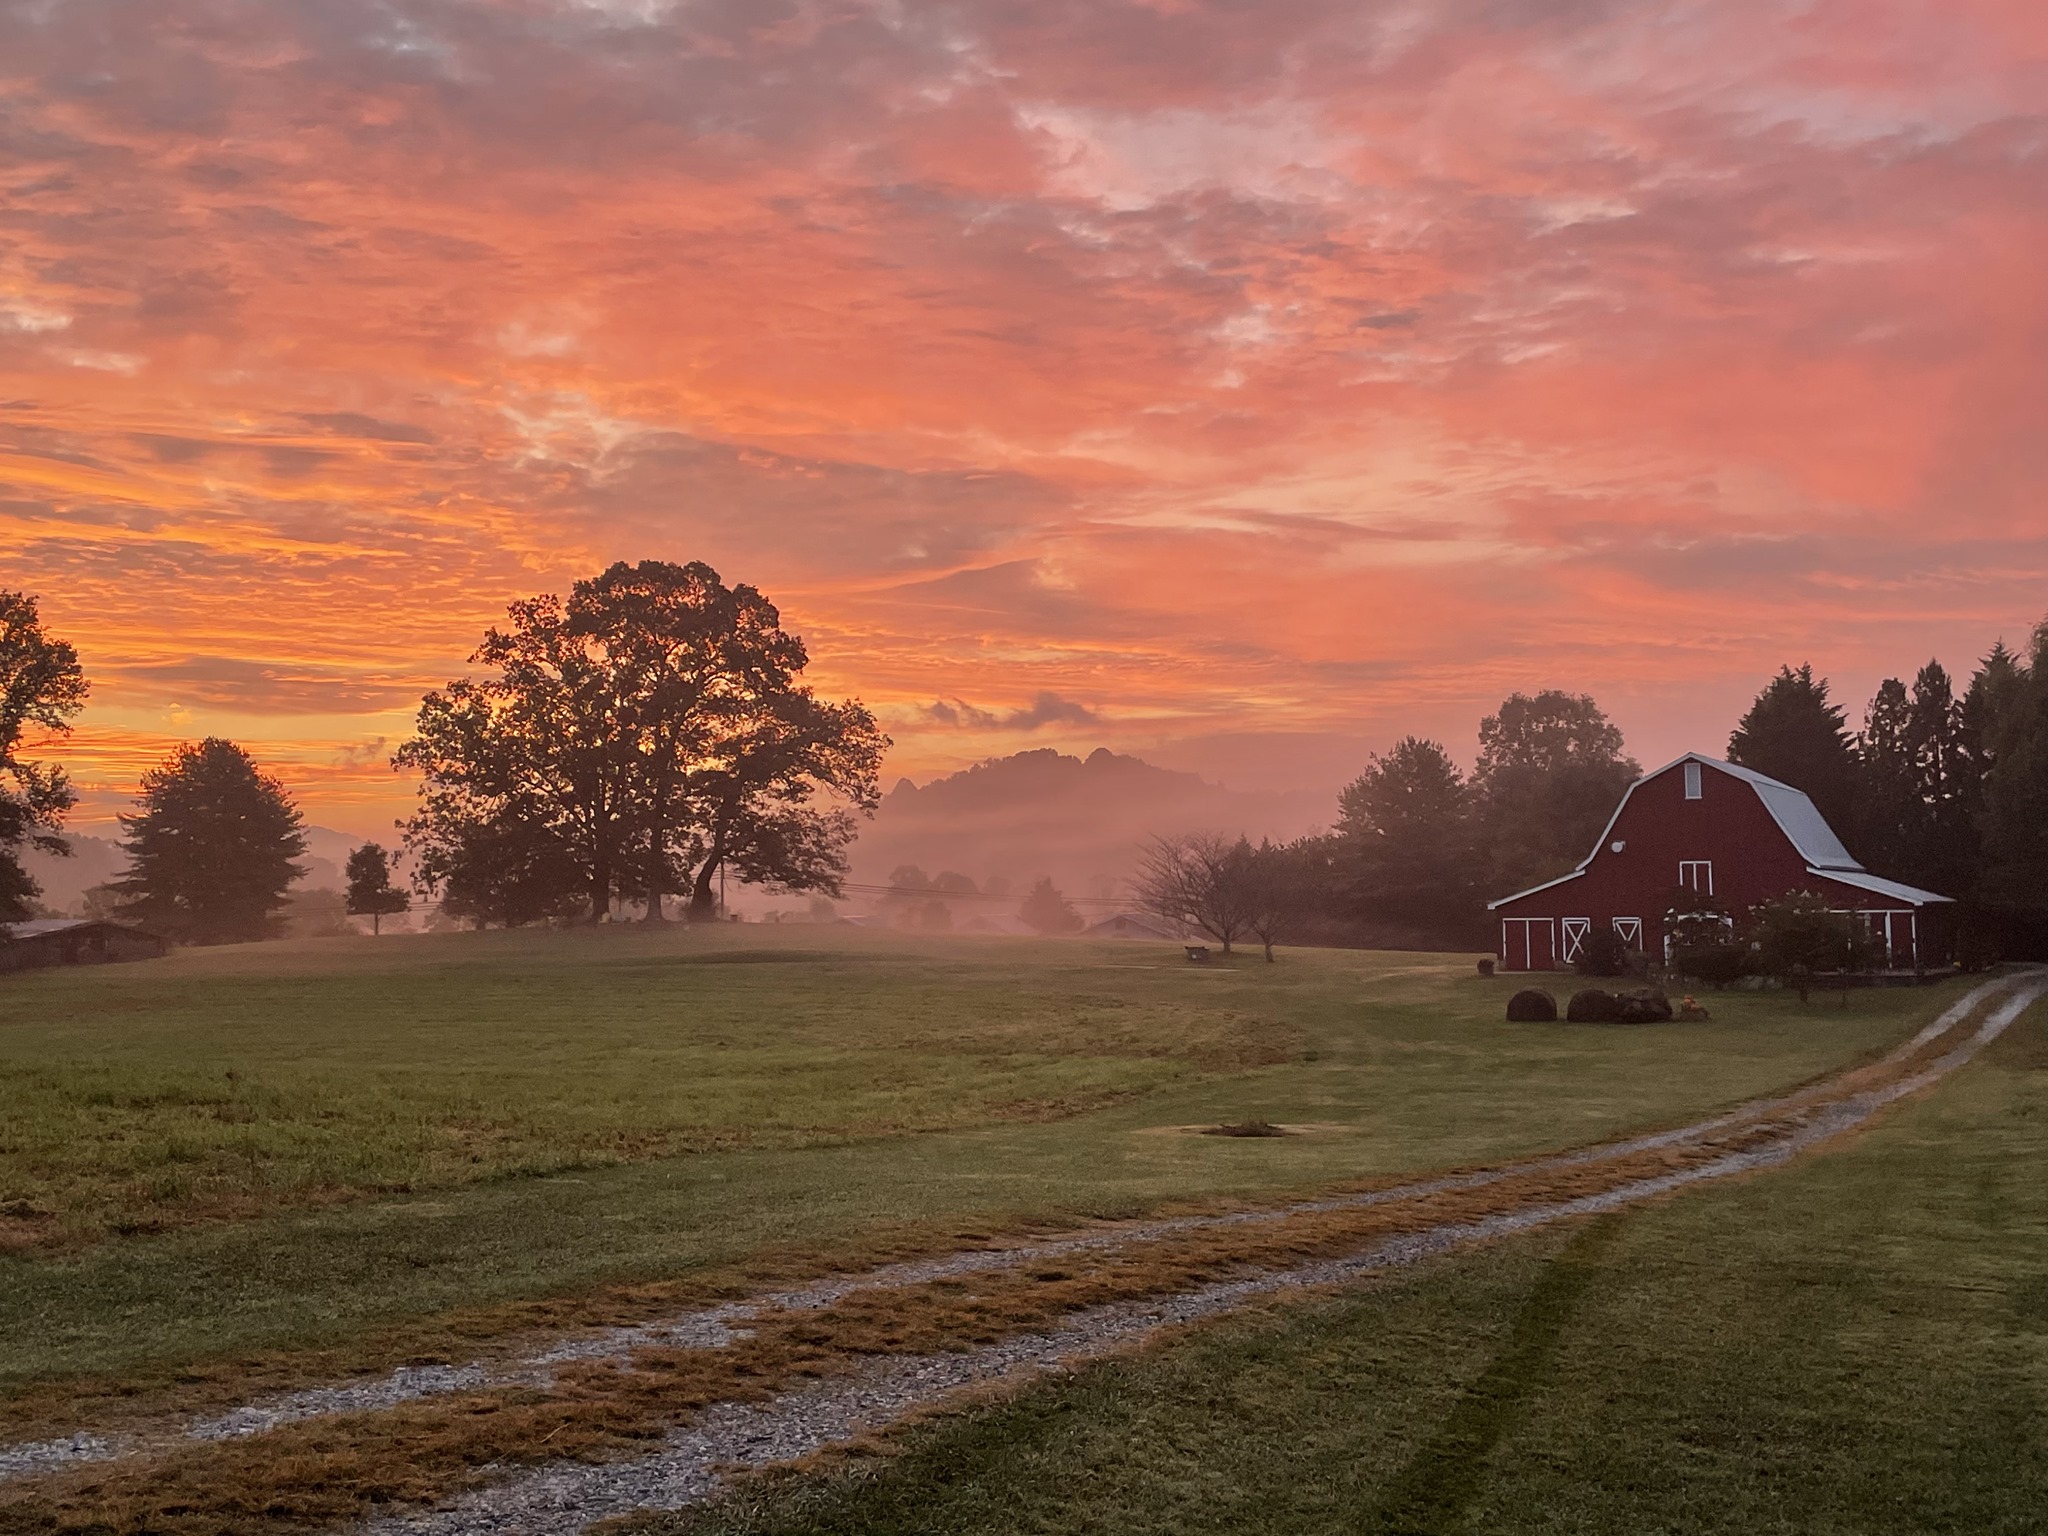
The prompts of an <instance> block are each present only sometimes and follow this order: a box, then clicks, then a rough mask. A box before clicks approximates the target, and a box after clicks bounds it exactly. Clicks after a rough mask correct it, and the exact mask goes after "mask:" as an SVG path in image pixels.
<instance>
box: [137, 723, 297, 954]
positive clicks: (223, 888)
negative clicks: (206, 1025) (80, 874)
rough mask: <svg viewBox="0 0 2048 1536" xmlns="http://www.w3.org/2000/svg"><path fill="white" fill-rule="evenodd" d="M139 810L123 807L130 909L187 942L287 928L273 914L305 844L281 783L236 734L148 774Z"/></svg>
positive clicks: (176, 756)
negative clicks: (133, 811)
mask: <svg viewBox="0 0 2048 1536" xmlns="http://www.w3.org/2000/svg"><path fill="white" fill-rule="evenodd" d="M137 803H138V804H139V805H140V806H141V811H140V813H139V814H137V815H133V816H123V817H122V818H121V825H122V827H123V828H124V830H125V834H126V835H125V837H124V839H123V845H124V846H125V847H126V849H127V852H128V858H129V869H128V873H127V875H126V876H125V877H123V878H122V879H120V880H117V881H115V882H114V889H115V890H116V891H118V892H119V893H120V895H121V897H122V904H121V914H122V916H123V917H125V918H128V919H131V920H133V921H136V922H139V923H142V924H143V925H144V926H146V927H148V928H150V929H152V930H154V931H155V932H157V933H161V934H163V935H165V936H166V937H167V938H173V939H178V940H181V941H183V942H185V943H190V944H233V943H241V942H244V941H247V940H251V939H263V938H270V937H272V936H274V935H275V934H277V933H280V932H282V931H283V928H284V922H283V919H281V918H279V917H278V916H276V913H277V912H278V911H279V909H281V908H282V907H283V906H284V905H285V891H286V889H287V888H288V887H289V886H290V885H291V883H292V881H294V880H296V879H297V878H298V877H299V876H300V875H302V874H304V873H305V870H304V868H303V867H302V866H300V865H298V864H295V863H293V862H292V861H293V860H294V859H296V858H298V856H299V855H300V854H302V853H304V852H305V851H306V835H305V832H304V830H303V828H302V824H301V822H300V820H299V813H298V810H297V808H296V807H294V806H293V804H292V802H291V798H290V797H289V796H288V795H287V794H286V793H285V791H284V786H283V785H281V784H280V783H278V781H277V780H276V779H274V778H272V777H271V776H270V775H268V774H265V773H263V772H261V771H260V770H259V769H258V768H257V767H256V765H255V763H253V762H251V761H250V759H249V754H248V753H246V752H244V751H243V750H242V749H241V748H240V747H238V746H236V745H235V744H234V743H233V742H231V741H223V740H221V739H220V738H219V737H217V736H209V737H208V738H207V739H206V740H204V741H202V742H200V743H198V744H197V745H196V746H195V745H193V744H191V743H187V744H186V745H184V746H182V747H180V748H178V750H177V751H175V752H173V753H172V754H171V756H170V757H169V759H167V760H166V761H165V762H164V764H163V765H162V766H161V767H158V768H152V769H151V770H150V771H149V772H148V773H146V774H144V775H143V776H142V792H141V794H140V795H139V796H137Z"/></svg>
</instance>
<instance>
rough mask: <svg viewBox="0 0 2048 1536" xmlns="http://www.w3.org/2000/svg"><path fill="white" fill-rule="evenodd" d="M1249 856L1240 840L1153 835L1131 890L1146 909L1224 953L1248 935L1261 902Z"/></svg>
mask: <svg viewBox="0 0 2048 1536" xmlns="http://www.w3.org/2000/svg"><path fill="white" fill-rule="evenodd" d="M1254 858H1255V854H1254V850H1253V848H1252V845H1251V843H1250V841H1249V840H1248V839H1246V838H1244V837H1238V838H1235V839H1233V838H1230V837H1226V836H1224V835H1222V834H1221V833H1213V832H1196V833H1190V834H1188V835H1187V836H1184V837H1155V838H1153V839H1152V840H1151V842H1149V843H1147V844H1146V845H1145V848H1144V851H1143V852H1142V853H1141V854H1140V855H1139V859H1138V877H1137V879H1136V880H1135V881H1134V882H1133V886H1134V888H1135V889H1136V891H1137V895H1138V901H1139V903H1140V904H1141V905H1142V906H1143V907H1144V908H1145V910H1146V911H1148V912H1155V913H1157V914H1158V915H1159V916H1161V917H1163V918H1165V919H1167V920H1168V921H1169V922H1174V923H1188V924H1191V925H1193V926H1194V927H1196V928H1199V929H1200V930H1201V931H1202V932H1203V933H1206V934H1207V935H1209V937H1210V938H1212V939H1214V940H1216V942H1217V943H1219V944H1221V945H1222V946H1223V953H1225V954H1226V955H1227V954H1229V953H1230V952H1231V946H1232V945H1234V944H1235V943H1236V942H1237V941H1238V939H1239V938H1241V937H1242V936H1243V935H1244V934H1246V933H1249V932H1251V930H1252V923H1253V919H1254V918H1255V917H1256V916H1257V915H1258V910H1259V907H1260V905H1261V902H1262V897H1263V893H1262V892H1261V891H1260V890H1259V888H1258V882H1257V880H1256V877H1255V872H1254V868H1253V865H1254Z"/></svg>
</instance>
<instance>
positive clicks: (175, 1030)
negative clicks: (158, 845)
mask: <svg viewBox="0 0 2048 1536" xmlns="http://www.w3.org/2000/svg"><path fill="white" fill-rule="evenodd" d="M752 937H753V936H752V935H738V936H735V935H726V934H719V935H717V936H716V938H717V940H718V942H706V941H705V940H704V939H703V937H702V936H693V935H688V934H684V933H681V932H670V933H667V934H643V933H634V932H632V931H629V930H608V931H600V932H596V933H570V934H538V935H527V934H502V933H498V934H478V935H461V936H453V937H448V938H440V939H425V940H421V939H394V940H391V941H389V942H383V943H368V942H363V941H360V940H358V941H349V940H341V941H328V942H325V943H313V944H298V945H292V946H284V945H264V946H246V947H241V948H236V949H221V950H211V951H207V950H191V951H184V952H181V953H179V954H176V955H175V956H173V957H171V958H169V959H168V960H166V961H164V962H161V963H158V964H142V965H132V966H121V967H106V968H96V969H74V970H68V971H50V972H43V973H39V974H34V975H30V976H27V977H22V978H18V979H10V980H11V982H12V984H11V985H10V986H9V987H8V988H7V990H6V991H5V992H4V993H0V998H4V1002H5V1004H6V1008H7V1022H6V1024H5V1025H4V1026H0V1123H4V1124H5V1126H6V1130H5V1131H4V1133H0V1217H11V1219H9V1220H7V1221H6V1224H5V1225H4V1226H0V1241H4V1239H5V1238H6V1237H8V1236H11V1237H12V1238H13V1239H14V1242H15V1243H16V1245H20V1244H21V1243H22V1242H24V1241H29V1240H40V1241H44V1242H48V1241H52V1240H58V1241H62V1240H65V1239H74V1240H75V1239H77V1238H81V1237H91V1236H97V1235H100V1234H102V1233H105V1232H107V1231H113V1232H119V1233H136V1232H153V1231H162V1230H164V1229H166V1228H168V1227H171V1226H175V1225H181V1224H185V1223H189V1222H192V1221H196V1220H206V1219H213V1218H220V1217H224V1216H250V1215H258V1214H263V1213H265V1212H267V1211H270V1210H274V1209H277V1208H280V1207H284V1206H290V1205H294V1204H307V1203H318V1202H325V1201H330V1200H333V1199H335V1198H343V1197H348V1196H351V1195H360V1194H364V1193H388V1192H412V1191H424V1190H434V1189H446V1188H449V1187H452V1186H457V1185H462V1184H470V1183H476V1182H479V1181H482V1180H489V1179H498V1178H504V1177H510V1176H522V1175H536V1174H549V1173H559V1172H562V1171H564V1170H567V1169H573V1168H590V1167H598V1166H603V1165H606V1164H610V1163H619V1162H626V1161H633V1160H638V1159H646V1158H656V1157H670V1156H675V1155H678V1154H682V1153H703V1152H711V1151H731V1150H737V1149H743V1148H770V1147H801V1146H809V1145H814V1144H817V1143H820V1142H828V1141H845V1140H847V1139H850V1138H862V1137H878V1136H890V1135H902V1134H907V1133H913V1132H919V1131H931V1130H938V1129H943V1128H947V1127H953V1126H962V1125H978V1124H987V1123H991V1122H999V1121H1003V1120H1009V1119H1025V1120H1034V1119H1035V1120H1042V1119H1047V1118H1052V1117H1057V1116H1061V1115H1069V1114H1073V1113H1076V1112H1078V1111H1081V1110H1086V1109H1091V1108H1096V1107H1099V1106H1102V1105H1105V1104H1110V1103H1115V1102H1117V1101H1118V1100H1122V1099H1127V1098H1130V1097H1132V1096H1134V1095H1137V1094H1141V1093H1144V1092H1147V1091H1150V1090H1155V1089H1158V1088H1160V1087H1163V1086H1165V1085H1168V1084H1171V1083H1175V1082H1179V1081H1184V1080H1186V1079H1189V1078H1191V1077H1196V1076H1200V1075H1202V1074H1205V1073H1215V1072H1224V1071H1234V1070H1243V1069H1246V1068H1249V1067H1253V1066H1257V1065H1259V1064H1261V1063H1266V1062H1272V1061H1276V1060H1279V1059H1282V1058H1284V1057H1286V1056H1288V1055H1290V1054H1293V1053H1294V1052H1296V1051H1298V1050H1299V1049H1300V1030H1299V1028H1298V1027H1296V1026H1294V1025H1291V1024H1290V1023H1288V1022H1287V1021H1285V1020H1283V1019H1280V1018H1271V1017H1252V1016H1250V1015H1247V1014H1246V1013H1244V1012H1242V1011H1240V1010H1239V1009H1238V1008H1235V1007H1229V1006H1226V1007H1221V1008H1218V1007H1211V1006H1208V1005H1209V1003H1210V1002H1211V998H1209V997H1208V996H1204V995H1202V994H1200V993H1193V994H1190V993H1188V992H1186V991H1185V990H1182V991H1174V990H1172V989H1147V988H1144V987H1131V986H1123V987H1114V988H1091V987H1090V986H1089V985H1088V984H1087V982H1086V979H1085V978H1082V979H1080V980H1077V979H1076V978H1074V977H1072V976H1069V975H1067V974H1065V973H1063V972H1061V971H1060V970H1058V969H1057V968H1055V967H1050V966H1047V965H1045V964H1044V963H1042V961H1041V962H1035V963H1033V962H1027V963H1024V964H1016V963H1010V964H1004V963H1003V957H1000V956H997V957H990V956H982V955H977V956H974V957H972V958H971V959H970V958H965V957H962V956H960V955H957V954H952V953H947V952H944V951H932V950H929V949H926V950H918V949H914V948H904V947H897V946H890V945H887V944H875V943H868V944H859V943H845V942H842V943H840V944H838V945H837V946H834V947H824V948H820V947H815V946H805V945H798V944H786V943H777V942H775V941H774V939H775V936H774V935H769V936H768V937H767V939H766V940H764V941H758V942H751V943H750V942H748V939H749V938H752ZM828 944H829V939H828Z"/></svg>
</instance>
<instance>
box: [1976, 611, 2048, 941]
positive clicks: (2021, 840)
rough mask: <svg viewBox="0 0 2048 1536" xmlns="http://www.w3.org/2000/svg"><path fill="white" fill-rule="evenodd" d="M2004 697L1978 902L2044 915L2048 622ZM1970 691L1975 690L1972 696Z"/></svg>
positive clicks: (2047, 905) (1988, 787) (1987, 783)
mask: <svg viewBox="0 0 2048 1536" xmlns="http://www.w3.org/2000/svg"><path fill="white" fill-rule="evenodd" d="M1994 686H2000V687H2001V689H2002V691H2003V693H2004V697H2003V698H2002V700H2001V701H2000V704H1999V711H1998V715H1997V717H1996V718H1995V721H1994V722H1993V724H1994V729H1995V732H1996V735H1995V738H1994V740H1993V741H1992V742H1991V743H1990V745H1989V748H1988V751H1987V756H1988V758H1989V768H1988V771H1987V772H1986V774H1985V777H1984V813H1983V828H1984V843H1983V847H1984V861H1983V869H1982V873H1981V877H1980V882H1981V883H1980V890H1981V892H1982V894H1983V895H1984V897H1985V898H1986V899H1988V900H1990V901H1992V902H1994V903H1997V904H1999V905H2001V906H2004V907H2007V908H2010V909H2012V910H2015V911H2020V912H2029V913H2033V914H2036V915H2037V916H2038V915H2048V621H2044V622H2043V623H2042V624H2041V626H2040V627H2039V628H2037V629H2036V630H2035V631H2034V642H2033V647H2032V650H2031V653H2030V654H2029V655H2028V657H2027V658H2026V660H2025V661H2024V662H2020V661H2018V660H2016V659H2015V660H2014V662H2013V663H2012V666H2011V668H2010V675H2009V677H2007V678H2005V679H2001V680H2000V681H1999V684H1997V685H1994ZM1975 691H1976V689H1975V687H1974V686H1973V688H1972V692H1973V693H1974V692H1975Z"/></svg>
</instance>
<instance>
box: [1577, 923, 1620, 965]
mask: <svg viewBox="0 0 2048 1536" xmlns="http://www.w3.org/2000/svg"><path fill="white" fill-rule="evenodd" d="M1572 964H1573V966H1574V968H1575V969H1576V970H1577V971H1578V973H1579V974H1580V975H1581V976H1622V975H1626V974H1627V972H1628V941H1627V940H1625V939H1624V938H1622V936H1621V935H1620V934H1618V933H1616V932H1615V931H1614V928H1613V926H1612V925H1611V924H1610V925H1608V926H1607V927H1604V928H1603V927H1599V926H1595V927H1592V928H1589V929H1587V930H1586V937H1585V938H1584V939H1583V940H1581V941H1580V943H1579V956H1578V959H1576V960H1574V961H1573V962H1572Z"/></svg>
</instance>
